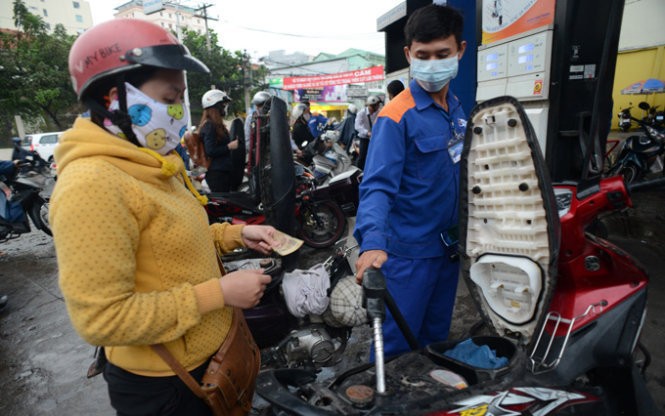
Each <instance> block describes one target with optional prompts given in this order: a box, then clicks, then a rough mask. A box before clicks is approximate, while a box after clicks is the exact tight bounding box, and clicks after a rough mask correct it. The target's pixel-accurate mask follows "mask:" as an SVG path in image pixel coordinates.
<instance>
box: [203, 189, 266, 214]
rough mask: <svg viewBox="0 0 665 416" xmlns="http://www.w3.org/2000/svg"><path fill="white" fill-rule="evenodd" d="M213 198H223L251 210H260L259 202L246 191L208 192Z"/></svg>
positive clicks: (210, 197) (209, 196)
mask: <svg viewBox="0 0 665 416" xmlns="http://www.w3.org/2000/svg"><path fill="white" fill-rule="evenodd" d="M208 198H209V199H211V200H215V199H223V200H225V201H228V202H230V203H232V204H234V205H237V206H239V207H241V208H243V209H247V210H250V211H259V207H258V204H257V203H256V202H255V201H254V199H253V198H252V197H251V196H250V195H249V194H247V193H245V192H213V193H210V194H208Z"/></svg>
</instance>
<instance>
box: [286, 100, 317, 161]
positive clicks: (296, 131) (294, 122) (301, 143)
mask: <svg viewBox="0 0 665 416" xmlns="http://www.w3.org/2000/svg"><path fill="white" fill-rule="evenodd" d="M310 118H311V114H309V113H308V112H307V106H306V105H305V104H303V103H299V104H296V106H295V107H293V110H291V138H292V139H293V141H294V143H295V144H296V146H298V149H300V150H302V149H303V148H304V147H305V146H307V144H308V143H312V142H313V141H314V136H313V135H312V132H311V131H310V129H309V127H308V124H307V123H308V122H309V120H310Z"/></svg>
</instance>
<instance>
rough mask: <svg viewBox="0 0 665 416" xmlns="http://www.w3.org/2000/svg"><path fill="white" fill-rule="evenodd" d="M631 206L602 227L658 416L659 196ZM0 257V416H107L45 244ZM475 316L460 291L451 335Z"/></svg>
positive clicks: (356, 357)
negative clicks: (640, 276)
mask: <svg viewBox="0 0 665 416" xmlns="http://www.w3.org/2000/svg"><path fill="white" fill-rule="evenodd" d="M1 157H2V155H1V154H0V158H1ZM635 202H636V208H635V209H634V210H632V211H630V212H629V213H627V214H623V215H617V216H613V217H611V218H608V219H606V223H607V224H608V225H609V228H610V230H611V233H610V239H611V240H613V241H615V242H616V243H617V244H619V245H620V246H621V247H623V248H624V249H626V250H628V251H629V252H631V253H632V254H633V255H635V256H636V257H637V258H638V259H639V260H640V261H641V262H642V263H643V264H644V265H645V267H646V268H647V270H649V271H650V272H651V286H650V291H649V306H648V307H649V311H648V316H647V320H646V322H645V327H644V331H643V336H642V341H643V343H644V344H646V346H647V347H648V348H649V350H650V351H651V353H652V354H653V357H652V358H653V362H652V365H651V367H650V369H649V371H648V386H649V389H650V391H651V393H652V395H653V396H654V398H655V399H656V401H657V403H658V406H659V409H661V410H662V411H663V412H664V413H665V349H664V348H663V339H665V239H664V238H663V237H662V236H661V235H660V232H661V230H663V229H665V212H664V211H663V210H662V207H663V206H664V204H665V193H664V192H652V193H650V194H642V195H635ZM0 251H1V252H2V254H0V293H6V294H8V295H9V296H10V301H9V302H10V303H9V305H8V307H7V308H5V310H4V311H2V312H1V313H0V386H2V389H0V415H19V416H23V415H90V416H103V415H112V414H113V412H112V410H111V408H110V406H109V402H108V398H107V396H106V390H105V383H104V380H103V379H102V378H101V376H99V377H96V378H93V379H90V380H88V379H86V378H85V372H86V370H87V367H88V365H89V363H90V362H91V361H92V353H93V347H91V346H88V345H86V344H85V343H84V342H83V341H82V340H81V339H80V338H79V337H78V335H76V333H75V332H74V331H73V329H72V328H71V326H70V324H69V320H68V318H67V314H66V310H65V306H64V302H63V299H62V296H61V294H60V291H59V289H58V285H57V264H56V259H55V252H54V248H53V244H52V241H51V238H50V237H47V236H46V235H44V234H42V233H41V232H33V233H30V234H26V235H24V236H22V237H20V238H19V239H17V240H13V241H10V242H7V243H2V244H0ZM326 255H327V253H326V252H322V251H318V252H315V251H313V250H309V251H306V252H305V253H304V256H303V257H304V258H305V259H308V260H307V261H310V262H311V261H312V260H316V259H322V258H324V257H326ZM477 316H478V315H477V313H476V312H475V311H474V309H473V308H472V306H471V303H470V302H469V297H468V295H467V294H466V291H465V289H464V287H463V285H461V286H460V289H459V291H458V302H457V307H456V312H455V318H454V320H455V327H454V328H453V331H452V333H451V336H453V337H455V336H459V335H461V333H462V332H463V331H464V330H465V329H466V328H467V325H468V323H469V322H473V321H475V320H476V319H477ZM354 336H355V337H356V339H355V341H356V342H355V346H352V347H351V348H349V350H348V351H347V352H348V354H347V357H346V364H348V365H353V364H357V363H359V362H360V361H362V360H363V359H364V357H365V353H366V349H365V346H366V339H362V337H363V336H364V334H363V333H362V332H359V333H357V334H354Z"/></svg>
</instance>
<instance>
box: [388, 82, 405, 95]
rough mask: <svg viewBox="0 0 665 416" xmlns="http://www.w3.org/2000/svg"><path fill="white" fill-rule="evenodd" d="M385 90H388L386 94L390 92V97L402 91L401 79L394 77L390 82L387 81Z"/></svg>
mask: <svg viewBox="0 0 665 416" xmlns="http://www.w3.org/2000/svg"><path fill="white" fill-rule="evenodd" d="M386 90H387V91H388V94H390V96H391V97H394V96H396V95H397V94H399V93H400V92H402V91H404V84H402V81H400V80H398V79H394V80H392V81H390V83H388V86H386Z"/></svg>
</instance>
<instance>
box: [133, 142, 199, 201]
mask: <svg viewBox="0 0 665 416" xmlns="http://www.w3.org/2000/svg"><path fill="white" fill-rule="evenodd" d="M139 150H140V151H142V152H143V153H147V154H149V155H150V156H152V157H154V158H155V159H157V160H159V161H160V162H161V164H162V167H161V173H162V174H163V175H165V176H175V174H177V173H180V176H182V179H183V180H184V181H185V186H187V189H189V192H191V193H192V195H194V196H195V197H196V199H198V201H199V203H200V204H201V205H203V206H206V205H207V204H208V197H207V196H205V195H201V194H200V193H199V192H198V191H197V190H196V188H194V185H193V184H192V181H191V180H190V179H189V176H188V175H187V171H186V170H185V164H184V163H183V168H182V169H181V170H180V172H178V168H177V166H176V165H175V164H174V163H171V162H169V161H168V160H166V159H165V158H164V156H162V155H160V154H159V153H157V152H155V151H154V150H151V149H147V148H145V147H139ZM176 154H177V153H176ZM178 157H180V155H178Z"/></svg>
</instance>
